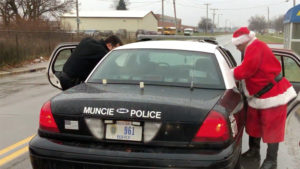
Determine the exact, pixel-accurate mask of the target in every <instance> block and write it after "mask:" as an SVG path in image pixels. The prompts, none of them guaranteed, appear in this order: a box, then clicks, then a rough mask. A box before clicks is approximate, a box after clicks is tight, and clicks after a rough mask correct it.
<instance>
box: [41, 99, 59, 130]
mask: <svg viewBox="0 0 300 169" xmlns="http://www.w3.org/2000/svg"><path fill="white" fill-rule="evenodd" d="M40 129H43V130H47V131H52V132H56V133H58V132H59V130H58V127H57V125H56V123H55V120H54V118H53V115H52V112H51V103H50V101H48V102H46V103H45V104H44V105H43V107H42V109H41V112H40Z"/></svg>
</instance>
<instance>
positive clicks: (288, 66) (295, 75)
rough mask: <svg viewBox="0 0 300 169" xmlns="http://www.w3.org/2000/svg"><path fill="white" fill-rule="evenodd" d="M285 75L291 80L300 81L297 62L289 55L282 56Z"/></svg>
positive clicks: (299, 70)
mask: <svg viewBox="0 0 300 169" xmlns="http://www.w3.org/2000/svg"><path fill="white" fill-rule="evenodd" d="M283 62H284V74H285V77H286V78H287V79H288V80H289V81H291V82H300V69H299V66H298V64H297V63H296V62H295V61H294V60H293V59H291V58H289V57H284V58H283Z"/></svg>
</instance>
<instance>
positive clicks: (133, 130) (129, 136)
mask: <svg viewBox="0 0 300 169" xmlns="http://www.w3.org/2000/svg"><path fill="white" fill-rule="evenodd" d="M105 138H106V139H112V140H126V141H142V126H134V125H132V124H131V122H129V121H117V122H116V124H107V125H106V134H105Z"/></svg>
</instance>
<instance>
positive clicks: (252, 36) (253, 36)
mask: <svg viewBox="0 0 300 169" xmlns="http://www.w3.org/2000/svg"><path fill="white" fill-rule="evenodd" d="M249 37H250V39H253V38H255V32H253V31H250V33H249Z"/></svg>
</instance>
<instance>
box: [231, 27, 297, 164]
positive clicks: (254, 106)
mask: <svg viewBox="0 0 300 169" xmlns="http://www.w3.org/2000/svg"><path fill="white" fill-rule="evenodd" d="M232 42H233V44H234V45H236V47H237V49H238V50H239V51H241V52H242V53H244V60H243V61H242V63H241V65H239V66H237V67H236V68H235V69H234V70H233V74H234V78H235V79H236V80H242V84H243V91H244V93H245V95H246V97H247V101H248V110H247V120H246V132H247V133H248V134H249V150H248V151H247V152H245V153H244V154H242V158H244V159H248V160H249V161H253V160H256V161H258V162H257V163H258V164H259V163H260V140H261V138H262V139H263V142H265V143H267V144H268V148H267V156H266V159H265V160H264V162H263V164H262V166H261V167H260V169H276V168H277V152H278V147H279V142H282V141H284V131H285V121H286V116H287V103H288V102H289V101H290V100H291V99H293V98H294V97H296V92H295V90H294V88H293V87H292V85H291V84H290V83H289V81H288V80H287V79H286V78H284V77H282V76H281V74H280V72H281V65H280V62H279V61H278V60H277V59H276V57H275V55H274V54H273V53H272V51H271V49H270V48H269V47H268V46H267V45H266V44H265V43H264V42H261V41H260V40H258V39H256V37H255V33H254V32H252V31H249V29H248V28H247V27H241V28H240V29H238V30H237V31H235V32H234V34H233V38H232Z"/></svg>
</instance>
